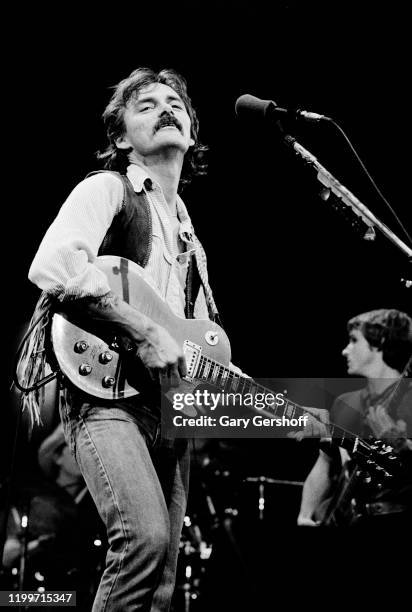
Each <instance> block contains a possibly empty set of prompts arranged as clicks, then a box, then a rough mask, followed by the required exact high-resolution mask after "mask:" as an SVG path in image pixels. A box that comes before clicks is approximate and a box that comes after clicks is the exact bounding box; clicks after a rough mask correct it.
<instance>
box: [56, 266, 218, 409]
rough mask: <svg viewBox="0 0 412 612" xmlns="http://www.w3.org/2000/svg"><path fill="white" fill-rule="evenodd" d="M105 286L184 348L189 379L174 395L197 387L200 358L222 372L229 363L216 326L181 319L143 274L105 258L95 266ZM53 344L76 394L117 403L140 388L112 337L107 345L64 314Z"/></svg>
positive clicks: (60, 363)
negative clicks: (116, 401)
mask: <svg viewBox="0 0 412 612" xmlns="http://www.w3.org/2000/svg"><path fill="white" fill-rule="evenodd" d="M95 264H96V265H97V267H98V268H99V269H100V270H102V271H103V272H104V273H105V275H106V277H107V280H108V282H109V285H110V288H111V290H112V291H113V292H114V293H116V294H117V295H118V296H119V297H120V298H122V299H123V300H124V301H125V302H127V303H128V304H130V305H131V306H133V307H134V308H136V309H137V310H139V311H140V312H141V313H143V314H144V315H146V316H147V317H149V318H150V319H152V320H153V321H154V322H155V323H157V324H159V325H161V326H162V327H164V328H166V329H167V331H168V332H169V333H170V335H171V336H172V337H173V338H174V339H175V340H176V342H177V343H178V344H179V346H181V347H182V350H183V352H184V355H185V357H186V363H187V369H188V376H187V377H186V378H185V379H184V380H182V383H181V386H180V387H179V388H175V389H173V392H174V393H175V392H181V393H185V392H191V391H193V389H195V388H196V386H197V385H198V384H199V383H198V381H196V380H195V378H194V376H193V374H194V372H195V370H196V367H197V365H198V363H199V359H200V357H201V356H202V357H206V358H208V359H211V360H213V361H215V362H218V363H220V364H222V365H223V366H225V367H228V366H229V362H230V343H229V339H228V337H227V335H226V334H225V332H224V331H223V329H222V328H221V327H219V325H217V324H216V323H214V322H213V321H209V320H206V319H183V318H181V317H178V316H176V315H175V314H174V313H173V312H172V310H171V309H170V307H169V305H168V304H167V303H166V302H165V301H164V300H163V298H162V297H161V296H160V295H159V293H158V292H157V290H156V289H155V288H153V287H152V286H151V285H150V284H149V282H148V281H147V280H146V278H145V276H146V275H145V271H144V269H143V268H141V267H140V266H138V265H137V264H135V263H134V262H132V261H129V260H127V259H124V258H122V257H117V256H113V255H103V256H101V257H98V258H97V259H96V261H95ZM51 341H52V346H53V351H54V354H55V357H56V359H57V362H58V364H59V366H60V369H61V371H62V372H63V374H64V375H65V376H66V377H67V378H68V379H69V380H70V381H71V382H72V383H73V384H74V385H75V386H76V387H77V388H79V389H80V390H82V391H84V392H85V393H87V394H89V395H92V396H94V397H99V398H102V399H106V400H116V399H122V398H127V397H131V396H133V395H136V394H138V393H139V390H138V388H137V387H138V384H136V382H135V381H134V380H133V381H132V380H131V379H133V376H132V377H131V376H129V372H130V368H129V366H128V367H126V364H128V363H130V359H127V353H125V352H123V351H122V345H123V343H122V342H119V341H118V339H116V337H115V336H113V338H111V339H107V338H106V339H105V340H103V339H102V338H100V337H98V336H95V335H93V334H91V333H89V332H88V331H86V330H85V329H83V328H82V327H81V326H79V325H78V324H77V322H76V324H75V323H74V322H71V321H69V319H68V318H67V316H66V315H65V314H61V313H56V314H55V315H54V316H53V321H52V326H51Z"/></svg>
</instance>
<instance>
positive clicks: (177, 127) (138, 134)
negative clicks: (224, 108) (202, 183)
mask: <svg viewBox="0 0 412 612" xmlns="http://www.w3.org/2000/svg"><path fill="white" fill-rule="evenodd" d="M123 120H124V125H125V132H124V134H123V136H122V137H121V138H119V139H118V141H117V146H118V147H119V148H123V149H127V148H130V147H132V148H133V151H134V154H135V156H136V157H137V159H138V160H144V159H145V158H146V157H148V156H152V155H158V154H159V153H160V154H161V152H162V150H163V151H165V150H166V149H173V148H174V149H177V150H180V151H181V152H182V153H183V154H184V153H186V151H187V150H188V148H189V146H191V145H193V144H194V142H193V140H192V139H191V137H190V127H191V126H190V117H189V115H188V113H187V111H186V107H185V105H184V103H183V101H182V99H181V98H180V96H179V95H178V94H177V93H176V92H175V91H174V90H173V89H172V88H171V87H169V86H168V85H164V84H163V83H154V84H152V85H149V86H148V87H146V88H144V89H143V90H142V91H141V92H140V94H139V96H138V97H137V98H136V99H132V100H130V101H129V102H128V104H127V107H126V110H125V113H124V118H123Z"/></svg>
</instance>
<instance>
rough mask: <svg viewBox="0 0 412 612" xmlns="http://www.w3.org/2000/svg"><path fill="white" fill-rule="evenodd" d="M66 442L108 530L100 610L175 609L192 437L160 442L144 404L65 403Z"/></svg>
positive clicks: (97, 600) (97, 608) (155, 424)
mask: <svg viewBox="0 0 412 612" xmlns="http://www.w3.org/2000/svg"><path fill="white" fill-rule="evenodd" d="M62 419H63V423H64V428H65V435H66V439H67V441H68V443H69V445H70V447H71V449H72V452H73V453H74V455H75V457H76V460H77V462H78V464H79V467H80V469H81V472H82V474H83V477H84V479H85V481H86V484H87V486H88V489H89V491H90V494H91V496H92V497H93V500H94V502H95V504H96V507H97V509H98V511H99V514H100V516H101V518H102V520H103V522H104V524H105V526H106V529H107V538H108V543H109V548H108V552H107V556H106V568H105V570H104V573H103V575H102V578H101V581H100V585H99V588H98V590H97V593H96V597H95V601H94V604H93V612H103V611H105V612H109V611H110V612H115V611H118V612H127V611H128V610H146V611H149V610H150V611H152V612H154V611H156V612H158V611H159V612H160V611H164V610H169V608H170V602H171V598H172V595H173V590H174V584H175V574H176V565H177V556H178V552H179V543H180V534H181V529H182V525H183V519H184V516H185V511H186V501H187V492H188V481H189V448H188V444H187V441H186V440H174V441H172V440H162V439H159V436H158V433H159V428H160V427H159V419H158V417H155V416H153V414H151V413H150V412H149V411H148V410H147V409H145V408H144V407H142V408H136V409H135V410H132V409H128V407H125V406H121V405H119V404H116V405H112V406H108V405H104V402H102V405H101V406H97V405H91V404H88V403H83V404H81V405H79V406H77V407H74V406H72V407H71V408H69V406H67V405H66V406H63V407H62Z"/></svg>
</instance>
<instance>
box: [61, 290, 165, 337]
mask: <svg viewBox="0 0 412 612" xmlns="http://www.w3.org/2000/svg"><path fill="white" fill-rule="evenodd" d="M66 310H67V312H68V313H70V314H72V315H73V316H74V317H75V318H76V319H78V318H79V319H82V321H83V320H84V322H85V323H86V325H87V321H89V326H90V328H91V329H93V328H94V327H98V328H99V329H101V330H102V331H103V332H106V330H107V332H109V331H110V332H116V331H117V332H119V333H122V334H124V335H126V336H127V337H128V338H130V339H131V340H133V341H134V342H136V343H137V344H139V343H141V342H143V341H144V340H147V339H148V338H150V336H151V335H152V334H153V333H154V330H155V328H156V327H157V326H156V324H155V323H154V322H153V321H152V320H151V319H150V318H149V317H147V316H146V315H144V314H142V313H141V312H139V311H138V310H136V309H135V308H133V307H132V306H130V305H129V304H128V303H127V302H125V301H124V300H122V299H121V298H119V296H118V295H116V294H115V293H113V292H112V291H109V292H108V293H106V294H105V295H102V296H97V297H93V296H90V297H86V298H81V299H78V300H74V301H72V302H70V303H68V304H66Z"/></svg>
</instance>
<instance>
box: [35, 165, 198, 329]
mask: <svg viewBox="0 0 412 612" xmlns="http://www.w3.org/2000/svg"><path fill="white" fill-rule="evenodd" d="M127 176H128V178H129V179H130V181H131V183H132V185H133V188H134V190H135V192H137V193H141V192H142V191H143V192H144V194H145V197H147V201H148V203H149V209H150V213H151V217H152V232H153V241H152V249H151V252H150V257H149V261H148V263H147V266H146V268H145V272H146V278H147V279H148V280H149V281H151V282H152V284H153V285H154V286H155V287H156V288H157V290H158V291H159V292H160V294H161V296H162V297H163V298H164V299H165V300H166V301H167V302H168V304H169V306H170V307H171V309H172V310H173V312H174V313H175V314H177V315H179V316H182V317H184V305H185V294H184V287H185V283H186V275H187V267H188V261H189V258H190V256H191V254H192V253H194V251H195V245H194V244H193V243H192V241H191V238H192V235H193V228H192V223H191V221H190V217H189V214H188V212H187V209H186V206H185V205H184V203H183V201H182V199H181V198H180V197H179V196H177V202H176V203H177V212H178V218H179V228H178V234H179V237H180V248H179V244H178V240H177V238H176V236H175V235H174V232H173V226H172V220H171V217H170V212H169V208H168V205H167V202H166V200H165V197H164V195H163V192H162V189H161V187H160V185H158V184H157V183H155V182H154V181H153V180H152V179H151V178H150V176H149V175H148V174H147V172H146V171H145V170H144V169H143V168H141V167H140V166H137V165H135V164H131V165H130V166H129V167H128V169H127ZM123 191H124V190H123V184H122V182H121V180H120V179H119V178H118V177H116V176H115V175H113V174H110V173H106V172H103V173H100V174H95V175H92V176H90V177H88V178H86V179H84V180H83V181H82V182H80V183H79V184H78V185H77V186H76V187H75V188H74V190H73V191H72V192H71V194H70V195H69V197H68V198H67V200H66V201H65V203H64V204H63V206H62V207H61V209H60V211H59V213H58V215H57V217H56V219H55V220H54V221H53V223H52V224H51V226H50V227H49V229H48V230H47V232H46V234H45V236H44V238H43V240H42V242H41V244H40V246H39V249H38V251H37V253H36V255H35V258H34V260H33V262H32V265H31V267H30V270H29V278H30V280H31V281H32V282H33V283H35V284H36V285H37V286H38V287H40V288H41V289H42V290H44V291H46V292H48V293H50V294H52V295H54V296H55V297H57V298H58V299H59V300H61V301H65V300H67V299H73V298H81V297H86V296H100V295H104V294H105V293H107V292H108V291H110V286H109V284H108V282H107V279H106V276H105V275H104V273H103V272H101V271H100V270H99V269H98V268H97V267H96V266H95V265H94V261H95V258H96V256H97V252H98V250H99V247H100V245H101V243H102V241H103V238H104V236H105V235H106V233H107V230H108V229H109V227H110V225H111V223H112V221H113V218H114V216H115V215H116V214H117V213H118V212H119V211H120V210H121V207H122V203H123V195H124V193H123ZM180 251H183V252H182V253H181V252H180ZM195 316H196V317H197V318H208V311H207V307H206V302H205V299H204V294H203V291H201V292H200V295H199V299H198V300H197V303H196V306H195Z"/></svg>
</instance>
